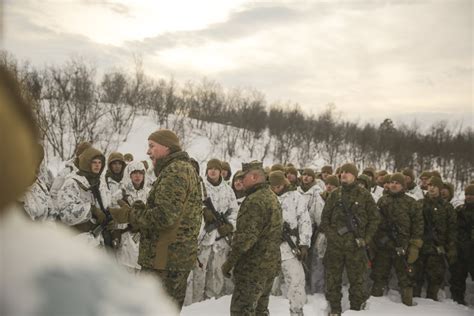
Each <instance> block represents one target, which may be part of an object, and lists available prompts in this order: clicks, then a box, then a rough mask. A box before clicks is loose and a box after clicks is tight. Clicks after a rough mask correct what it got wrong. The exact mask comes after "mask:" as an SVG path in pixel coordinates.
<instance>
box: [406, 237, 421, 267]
mask: <svg viewBox="0 0 474 316" xmlns="http://www.w3.org/2000/svg"><path fill="white" fill-rule="evenodd" d="M421 246H423V240H421V239H413V240H410V245H409V246H408V256H407V263H408V264H413V263H415V261H416V260H417V259H418V256H419V254H420V248H421Z"/></svg>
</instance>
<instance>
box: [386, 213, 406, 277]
mask: <svg viewBox="0 0 474 316" xmlns="http://www.w3.org/2000/svg"><path fill="white" fill-rule="evenodd" d="M380 214H382V216H383V217H384V218H385V220H386V221H387V224H388V226H387V228H388V230H386V232H387V234H388V238H389V239H390V240H392V241H393V242H394V243H395V253H396V254H397V256H399V257H400V258H401V259H402V262H403V266H404V267H405V271H406V272H408V273H410V274H411V273H413V267H412V266H411V265H409V264H408V262H407V259H406V255H407V253H406V251H405V249H404V248H403V246H402V245H401V244H400V238H399V236H400V230H399V229H398V226H397V225H396V224H395V223H394V222H393V221H392V220H391V219H390V218H389V217H388V216H386V215H385V214H384V213H383V212H382V211H381V212H380ZM381 242H382V244H385V242H386V240H385V241H384V238H382V240H381Z"/></svg>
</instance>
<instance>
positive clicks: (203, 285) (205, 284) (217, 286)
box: [188, 240, 234, 303]
mask: <svg viewBox="0 0 474 316" xmlns="http://www.w3.org/2000/svg"><path fill="white" fill-rule="evenodd" d="M229 250H230V247H229V246H228V245H227V244H226V243H225V242H224V241H223V240H222V242H220V241H219V242H216V243H214V244H213V245H212V246H201V247H200V249H199V252H198V259H199V262H200V263H201V264H202V268H201V267H198V266H196V267H195V268H194V269H193V271H192V276H193V277H192V282H189V283H188V286H192V299H191V300H190V301H191V302H192V303H195V302H200V301H202V300H204V299H207V298H211V297H215V298H219V297H221V296H224V295H229V294H232V292H233V290H234V284H233V282H232V281H231V280H230V279H228V278H225V277H224V275H223V274H222V270H221V268H222V265H223V264H224V262H225V260H226V259H227V255H228V253H229ZM188 292H189V291H188ZM188 294H189V293H188ZM188 301H189V299H188Z"/></svg>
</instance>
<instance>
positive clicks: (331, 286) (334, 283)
mask: <svg viewBox="0 0 474 316" xmlns="http://www.w3.org/2000/svg"><path fill="white" fill-rule="evenodd" d="M341 172H342V173H341V182H342V187H339V188H337V189H336V190H335V191H333V192H332V193H331V194H330V195H329V197H328V199H327V201H326V205H325V206H324V209H323V214H322V220H321V227H320V228H321V231H322V232H323V233H324V234H325V235H326V238H327V249H326V253H325V256H324V265H325V269H326V274H325V281H326V299H327V300H328V301H329V304H330V306H331V314H330V315H340V313H341V312H342V308H341V298H342V293H341V283H342V273H343V271H344V268H346V270H347V276H348V278H349V282H350V289H349V300H350V305H351V306H350V308H351V309H352V310H361V309H363V307H364V304H365V301H366V300H367V298H368V295H367V290H366V282H365V281H366V280H365V276H366V273H367V267H368V258H367V253H366V245H367V244H368V243H370V242H371V240H372V237H373V236H374V234H375V232H376V230H377V227H378V224H379V221H380V219H379V215H378V211H377V206H376V204H375V202H374V199H373V198H372V196H371V195H370V193H369V191H367V190H365V189H363V188H361V187H359V186H358V185H357V183H356V182H355V179H356V178H357V174H358V170H357V167H356V166H355V165H353V164H345V165H343V166H342V167H341ZM343 203H344V204H343ZM343 205H345V206H346V207H344V206H343ZM346 208H347V210H350V211H349V212H352V214H353V215H354V216H353V218H354V219H355V222H357V225H356V227H355V230H354V231H352V230H351V228H350V227H348V225H347V219H348V218H349V217H351V216H349V215H348V213H349V212H347V211H346Z"/></svg>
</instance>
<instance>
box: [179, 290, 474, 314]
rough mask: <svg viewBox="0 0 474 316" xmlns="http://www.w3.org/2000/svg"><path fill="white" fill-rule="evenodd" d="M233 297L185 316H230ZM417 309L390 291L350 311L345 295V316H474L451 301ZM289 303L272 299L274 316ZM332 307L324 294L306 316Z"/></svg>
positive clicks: (421, 303) (423, 302) (423, 303)
mask: <svg viewBox="0 0 474 316" xmlns="http://www.w3.org/2000/svg"><path fill="white" fill-rule="evenodd" d="M230 299H231V296H224V297H221V298H219V299H217V300H215V299H210V300H207V301H204V302H200V303H197V304H193V305H190V306H186V307H184V308H183V311H182V312H181V315H183V316H197V315H202V316H221V315H228V314H229V307H230ZM414 300H415V302H417V303H418V305H417V306H412V307H408V306H405V305H403V304H402V303H401V300H400V295H399V294H398V292H397V291H390V292H389V293H388V294H387V295H386V296H384V297H371V298H370V299H369V301H368V305H367V309H366V310H364V311H360V312H358V311H351V310H349V302H348V298H347V291H344V298H343V309H344V310H346V311H345V312H344V315H348V316H350V315H374V316H375V315H377V316H380V315H384V316H385V315H386V316H400V315H404V316H411V315H413V316H436V315H440V316H446V315H450V316H451V315H460V316H461V315H466V316H468V315H471V316H472V315H474V309H473V308H472V307H466V306H463V305H459V304H457V303H454V302H453V301H452V300H451V299H445V300H443V301H442V302H435V301H432V300H428V299H424V298H415V299H414ZM288 306H289V305H288V300H287V299H285V298H283V297H280V296H278V297H277V296H271V297H270V307H269V309H270V315H272V316H284V315H285V316H287V315H289V307H288ZM327 308H328V305H327V303H326V300H325V298H324V295H323V294H315V295H311V296H309V297H308V302H307V303H306V305H305V307H304V314H305V315H311V316H327V314H328V311H327Z"/></svg>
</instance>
